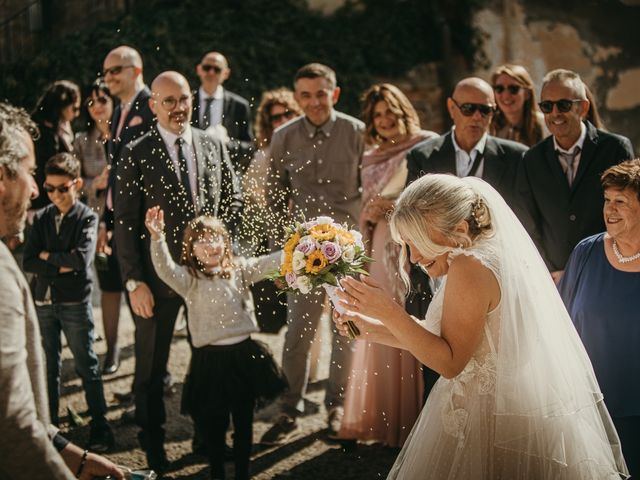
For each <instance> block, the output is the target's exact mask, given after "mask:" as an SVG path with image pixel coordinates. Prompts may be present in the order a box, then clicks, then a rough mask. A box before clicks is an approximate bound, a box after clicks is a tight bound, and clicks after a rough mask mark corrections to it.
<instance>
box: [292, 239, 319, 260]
mask: <svg viewBox="0 0 640 480" xmlns="http://www.w3.org/2000/svg"><path fill="white" fill-rule="evenodd" d="M317 248H318V242H316V241H315V240H314V239H313V237H312V236H311V235H307V236H304V237H302V238H301V239H300V243H298V246H297V247H296V250H298V251H299V252H302V253H304V254H305V256H307V257H308V256H309V254H310V253H313V252H315V251H316V249H317Z"/></svg>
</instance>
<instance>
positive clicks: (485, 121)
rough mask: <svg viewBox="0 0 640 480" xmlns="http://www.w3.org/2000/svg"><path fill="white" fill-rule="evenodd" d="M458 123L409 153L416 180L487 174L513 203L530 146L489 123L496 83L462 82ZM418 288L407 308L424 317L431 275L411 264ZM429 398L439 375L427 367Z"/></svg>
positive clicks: (452, 110)
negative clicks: (500, 134) (494, 132)
mask: <svg viewBox="0 0 640 480" xmlns="http://www.w3.org/2000/svg"><path fill="white" fill-rule="evenodd" d="M447 109H448V110H449V115H450V116H451V120H452V121H453V128H452V129H451V130H450V131H449V132H447V133H446V134H444V135H442V136H440V137H436V138H431V139H429V140H426V141H424V142H422V143H420V144H418V145H416V146H415V147H414V148H413V149H412V150H411V151H410V152H409V154H408V155H407V167H408V169H409V175H408V178H407V182H408V183H411V182H413V181H414V180H416V179H417V178H419V177H421V176H422V175H425V174H427V173H450V174H453V175H456V176H458V177H466V176H470V175H472V176H476V177H480V178H483V179H484V180H486V181H487V182H488V183H490V184H491V185H492V186H493V187H494V188H495V189H496V190H498V191H499V192H500V193H501V194H502V196H503V197H504V198H505V200H506V201H507V203H509V204H513V203H514V201H515V199H514V190H515V179H516V172H517V168H518V166H519V165H520V162H521V159H522V155H523V154H524V152H525V151H526V150H527V147H525V146H524V145H522V144H520V143H516V142H512V141H509V140H502V139H500V138H496V137H492V136H490V135H489V133H488V132H489V125H491V120H492V118H493V113H494V112H495V109H496V101H495V97H494V94H493V89H492V88H491V86H490V85H489V84H488V83H487V82H485V81H484V80H482V79H481V78H476V77H470V78H465V79H463V80H461V81H460V82H458V84H457V85H456V87H455V89H454V91H453V94H452V95H451V97H449V98H448V99H447ZM411 283H412V285H413V288H414V292H413V293H412V294H411V295H410V296H409V298H408V300H407V302H406V304H405V308H406V310H407V312H409V313H410V314H411V315H414V316H416V317H417V318H424V315H425V314H426V311H427V307H428V306H429V302H430V299H431V287H430V285H429V279H428V277H427V276H426V274H425V273H423V272H422V270H421V269H420V268H418V267H416V266H414V267H412V269H411ZM423 373H424V380H425V398H426V397H427V396H428V394H429V391H430V390H431V387H433V385H434V383H435V381H436V380H437V379H438V374H437V373H436V372H434V371H432V370H430V369H428V368H427V367H424V370H423Z"/></svg>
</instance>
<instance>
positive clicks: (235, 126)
mask: <svg viewBox="0 0 640 480" xmlns="http://www.w3.org/2000/svg"><path fill="white" fill-rule="evenodd" d="M196 73H197V74H198V78H200V88H199V89H198V90H196V91H195V92H194V99H193V126H194V127H197V128H201V129H203V130H207V131H209V132H210V133H212V134H214V135H217V136H219V137H220V138H221V139H222V140H223V141H224V142H225V143H226V146H227V150H229V155H230V157H231V162H232V163H233V166H234V167H235V169H236V171H237V172H238V173H244V172H245V171H246V170H247V168H248V167H249V163H250V162H251V158H252V155H253V150H254V143H253V128H252V126H251V107H250V106H249V102H248V101H247V100H245V99H244V98H242V97H241V96H240V95H237V94H235V93H233V92H230V91H229V90H227V89H226V88H223V86H222V84H223V83H224V82H225V80H227V79H228V78H229V75H230V74H231V69H230V68H229V64H228V63H227V59H226V58H225V56H224V55H222V54H221V53H219V52H209V53H207V54H205V55H204V57H202V60H201V61H200V63H199V64H198V65H197V66H196Z"/></svg>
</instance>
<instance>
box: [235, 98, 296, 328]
mask: <svg viewBox="0 0 640 480" xmlns="http://www.w3.org/2000/svg"><path fill="white" fill-rule="evenodd" d="M300 115H302V110H301V109H300V107H299V106H298V103H297V102H296V100H295V98H293V92H292V91H291V90H289V89H287V88H278V89H275V90H269V91H266V92H264V93H263V94H262V99H261V100H260V105H258V111H257V113H256V122H255V129H256V143H257V147H258V149H257V150H256V152H255V154H254V156H253V160H252V161H251V164H250V165H249V168H248V170H247V172H246V173H245V174H244V176H243V179H242V187H243V188H242V189H243V192H244V196H245V208H244V216H243V220H242V225H241V227H240V228H241V238H242V240H241V243H242V245H243V247H244V248H246V249H247V251H246V254H247V255H263V254H265V253H267V252H268V238H269V233H270V232H269V227H270V225H272V224H275V223H276V222H274V221H273V218H270V215H265V213H264V212H265V210H266V208H267V201H266V185H267V175H268V171H269V160H270V157H271V153H270V144H271V136H272V135H273V132H274V130H276V129H277V128H278V127H280V126H281V125H284V124H285V123H287V122H288V121H289V120H292V119H294V118H296V117H298V116H300ZM252 292H253V297H254V301H255V304H256V305H255V306H256V317H257V319H258V323H259V324H260V328H261V329H262V330H263V331H266V332H268V333H274V332H276V331H278V330H279V329H280V328H281V327H282V325H283V324H284V322H285V321H286V314H287V312H286V306H285V305H284V304H283V303H282V301H281V300H283V299H284V297H282V298H279V299H278V298H276V294H275V287H274V286H273V283H272V282H269V281H262V282H259V283H257V284H255V285H254V286H253V287H252Z"/></svg>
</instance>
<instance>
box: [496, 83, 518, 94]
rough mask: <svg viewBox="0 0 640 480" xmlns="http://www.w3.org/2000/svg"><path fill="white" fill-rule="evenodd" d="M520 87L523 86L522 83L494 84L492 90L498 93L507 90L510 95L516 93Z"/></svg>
mask: <svg viewBox="0 0 640 480" xmlns="http://www.w3.org/2000/svg"><path fill="white" fill-rule="evenodd" d="M521 88H524V87H523V86H522V85H494V86H493V90H494V91H495V92H496V93H497V94H498V95H500V94H501V93H504V91H505V90H507V91H508V92H509V93H510V94H511V95H517V94H518V92H519V91H520V89H521Z"/></svg>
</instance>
